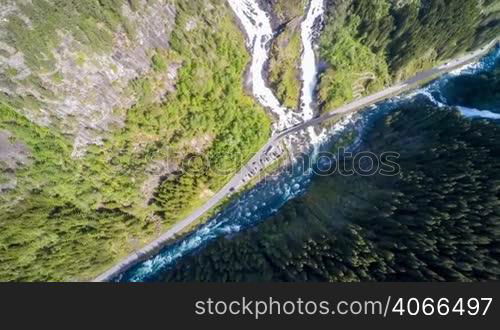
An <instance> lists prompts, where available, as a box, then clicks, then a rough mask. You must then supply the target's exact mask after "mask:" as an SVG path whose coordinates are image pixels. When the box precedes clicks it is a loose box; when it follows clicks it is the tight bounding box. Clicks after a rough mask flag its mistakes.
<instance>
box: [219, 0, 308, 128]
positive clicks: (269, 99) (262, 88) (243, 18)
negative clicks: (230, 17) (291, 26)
mask: <svg viewBox="0 0 500 330" xmlns="http://www.w3.org/2000/svg"><path fill="white" fill-rule="evenodd" d="M228 2H229V5H230V6H231V8H232V10H233V11H234V13H235V14H236V16H237V17H238V18H239V20H240V22H241V24H242V25H243V27H244V29H245V31H246V33H247V36H248V47H249V49H250V50H251V51H252V64H251V66H250V78H249V79H250V82H251V85H252V91H253V93H254V95H255V98H256V99H257V100H258V101H259V102H260V103H261V104H262V105H263V106H264V107H266V108H269V109H270V110H271V111H272V112H273V113H274V114H276V115H277V117H278V119H277V123H276V125H275V132H276V131H278V132H279V131H282V130H284V129H286V128H289V127H292V126H294V125H296V124H298V123H299V120H298V119H297V118H296V116H295V114H294V113H293V111H290V110H288V109H286V108H285V107H283V106H282V105H281V104H280V102H279V100H278V99H277V98H276V96H275V95H274V93H273V92H272V90H271V89H270V88H269V87H268V86H267V85H266V81H265V80H264V75H263V73H264V67H265V65H266V62H267V60H268V45H269V42H270V41H271V40H272V39H273V29H272V27H271V21H270V18H269V15H268V14H267V13H266V12H265V11H264V10H262V9H261V8H260V7H259V5H258V3H257V1H256V0H228Z"/></svg>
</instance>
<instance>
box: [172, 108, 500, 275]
mask: <svg viewBox="0 0 500 330" xmlns="http://www.w3.org/2000/svg"><path fill="white" fill-rule="evenodd" d="M499 137H500V126H499V125H498V123H497V122H492V121H486V120H469V119H466V118H463V117H462V116H461V115H460V114H459V112H458V111H454V110H453V109H452V108H448V109H440V108H435V107H434V106H432V105H430V104H429V103H427V102H422V103H419V102H415V103H410V104H405V105H401V106H400V107H399V109H397V110H396V111H394V112H393V113H391V114H390V115H388V116H386V117H383V118H380V119H378V120H376V122H375V123H374V124H373V127H372V128H370V130H369V132H367V135H366V136H365V138H364V140H365V142H364V143H363V147H362V149H363V150H369V151H371V152H374V153H380V152H386V151H388V150H391V151H396V152H399V153H400V158H399V161H398V163H399V165H400V167H401V173H400V175H398V176H395V177H390V176H382V175H374V176H359V175H353V176H341V175H338V174H334V175H331V176H328V177H319V178H316V179H315V180H314V181H313V184H312V187H311V188H310V190H309V191H308V192H307V193H306V194H305V195H304V196H303V197H300V198H298V199H296V200H293V201H290V202H288V203H287V204H286V205H285V207H284V208H283V209H282V210H280V212H279V213H278V214H277V215H276V216H274V217H272V218H270V219H267V220H266V221H265V222H263V223H262V224H260V225H258V226H257V227H255V228H254V229H249V230H247V231H245V232H244V233H242V234H240V235H238V236H233V237H230V238H222V239H219V240H217V241H215V242H213V243H210V244H209V245H208V246H207V247H205V248H204V249H203V250H201V251H200V252H197V253H196V254H194V255H191V256H188V257H185V258H184V259H182V260H181V261H180V262H179V263H178V264H177V265H175V266H174V268H173V269H172V270H171V271H169V272H168V273H166V274H165V275H164V280H165V281H193V280H195V281H218V282H224V281H341V282H351V281H478V280H498V279H499V278H500V263H499V260H500V199H499V197H500V162H499V157H500V145H499V144H498V138H499Z"/></svg>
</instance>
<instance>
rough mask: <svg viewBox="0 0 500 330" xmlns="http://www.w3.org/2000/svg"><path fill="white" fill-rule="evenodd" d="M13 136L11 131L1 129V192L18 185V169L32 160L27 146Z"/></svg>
mask: <svg viewBox="0 0 500 330" xmlns="http://www.w3.org/2000/svg"><path fill="white" fill-rule="evenodd" d="M11 138H12V134H10V132H8V131H3V130H0V194H1V193H2V192H3V191H6V190H10V189H14V188H15V187H16V184H17V180H16V177H15V171H16V169H18V168H19V167H22V166H25V165H28V164H29V162H30V159H29V151H28V149H27V148H26V146H25V145H24V144H23V143H20V142H17V141H12V140H11Z"/></svg>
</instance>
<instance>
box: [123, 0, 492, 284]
mask: <svg viewBox="0 0 500 330" xmlns="http://www.w3.org/2000/svg"><path fill="white" fill-rule="evenodd" d="M229 3H230V5H231V7H232V8H233V10H234V12H235V13H236V14H237V16H238V18H239V19H240V21H241V23H242V25H243V26H244V27H245V30H246V32H247V35H248V40H249V41H248V42H249V49H250V50H252V55H253V59H252V63H251V68H250V75H251V78H252V90H253V93H254V95H255V97H256V99H257V100H258V101H259V102H260V103H261V104H262V105H263V106H265V107H266V108H268V109H270V110H271V111H272V112H273V113H275V114H276V115H277V116H278V118H279V120H278V127H280V128H283V127H290V126H289V125H294V124H295V122H296V119H295V117H294V116H293V115H290V111H289V110H288V109H285V108H284V107H282V106H281V105H280V104H279V101H278V100H277V98H276V97H275V96H274V94H273V92H272V91H271V89H269V88H268V87H267V85H266V82H265V79H264V76H263V68H264V67H265V63H266V61H267V57H268V53H267V49H268V47H267V43H268V42H269V41H270V40H271V38H272V28H271V24H270V21H269V17H268V15H267V14H266V13H265V12H264V11H263V10H261V9H260V8H259V6H258V5H257V2H256V1H254V0H244V1H238V0H229ZM322 3H323V1H321V0H312V2H311V5H310V6H309V10H308V14H307V17H306V19H305V20H304V22H303V24H302V29H303V31H302V37H303V42H304V54H303V57H302V64H301V68H302V73H303V77H302V78H303V82H304V86H303V91H302V109H301V110H302V113H301V115H302V117H303V119H308V118H311V117H312V116H314V89H315V88H314V86H315V84H316V83H317V81H316V80H317V71H316V59H315V54H314V46H313V40H314V38H313V35H314V31H313V29H314V26H315V24H314V22H317V20H318V19H321V15H322V14H323V8H322ZM259 27H260V28H259ZM304 40H305V41H304ZM499 58H500V49H498V48H497V49H496V50H495V51H493V52H492V53H491V54H490V55H489V56H487V57H485V58H483V59H482V60H481V61H480V62H478V63H476V64H474V65H471V66H468V67H466V68H464V69H461V70H458V71H455V72H452V73H451V74H448V75H446V76H444V77H442V78H441V79H439V80H438V81H436V82H434V83H432V84H430V85H429V86H427V87H425V88H423V89H420V90H418V91H415V92H412V93H411V94H407V95H404V96H401V97H396V98H393V99H391V100H388V101H385V102H383V103H381V104H378V105H376V106H372V107H370V108H369V109H367V110H366V111H364V112H362V113H358V114H354V115H350V116H349V117H347V118H345V119H344V120H343V121H342V122H340V123H337V124H336V125H335V126H334V127H333V128H332V129H331V130H330V131H328V132H322V133H321V134H317V133H316V132H314V131H309V135H310V137H311V140H312V142H313V144H314V145H315V146H316V150H321V149H322V148H324V149H326V148H328V147H329V145H331V144H332V143H334V142H335V141H337V140H338V138H339V137H340V136H342V135H343V134H345V133H346V132H349V131H352V130H357V131H358V132H362V131H363V128H364V127H366V126H367V125H369V124H370V122H371V121H372V120H373V119H374V118H377V117H379V116H383V115H385V114H386V113H387V112H390V111H391V110H392V109H394V108H396V107H397V106H398V104H399V102H409V101H411V100H413V99H414V98H422V97H425V98H427V99H429V100H431V101H432V102H434V103H435V104H437V105H440V106H443V107H444V106H447V105H454V106H459V110H460V111H461V112H462V113H463V114H464V115H466V116H474V117H478V116H479V117H484V118H492V119H498V118H500V117H499V114H498V113H499V112H500V109H498V111H497V110H496V109H488V110H486V109H473V108H467V107H464V106H461V105H460V104H450V103H449V102H448V100H447V99H446V95H444V93H442V90H443V89H444V87H445V86H446V84H447V82H448V81H449V80H450V79H453V78H455V77H458V76H466V75H474V74H477V73H480V72H483V71H487V70H491V69H492V68H493V67H494V66H495V63H496V61H497V60H498V59H499ZM311 72H312V73H313V74H311ZM358 136H362V134H358ZM355 145H356V141H354V142H353V144H352V146H351V147H355ZM315 165H316V157H315V153H313V154H311V155H303V156H301V157H298V158H297V159H296V160H295V163H294V164H293V165H292V166H290V167H288V168H286V169H283V170H281V171H280V172H279V173H277V174H275V175H273V176H271V177H269V178H267V179H266V180H263V181H262V182H261V183H259V184H257V185H256V186H255V187H253V188H252V189H250V190H249V191H246V192H244V193H243V194H241V195H240V196H239V197H238V198H236V199H235V200H233V201H232V202H230V203H229V204H228V205H227V206H226V207H225V208H224V209H223V210H222V211H221V212H220V213H219V214H217V215H216V216H215V217H214V218H213V219H211V220H209V221H208V222H207V223H206V224H204V225H202V226H200V227H199V228H198V229H196V230H195V231H194V232H192V233H191V234H189V235H187V236H186V237H184V238H183V239H182V240H180V241H177V242H175V243H173V244H171V245H168V246H166V247H165V248H163V249H162V250H161V251H160V252H159V253H158V254H157V255H155V256H154V257H152V258H150V259H149V260H146V261H144V262H141V263H140V264H138V265H136V266H135V267H133V268H131V269H130V270H128V271H127V272H125V273H123V274H121V275H120V276H119V277H118V278H116V279H115V280H116V281H123V282H147V281H155V280H158V279H160V278H161V276H162V274H164V273H165V272H167V271H168V270H169V269H170V268H171V266H172V265H174V264H175V262H176V261H178V260H180V259H181V258H182V257H184V256H186V255H189V254H191V253H196V251H199V250H200V249H202V248H203V247H204V246H206V245H207V244H209V243H210V242H212V241H214V240H215V239H217V238H220V237H224V236H230V235H235V234H237V233H239V232H241V231H242V230H245V229H248V228H250V227H252V226H255V225H257V224H258V223H260V222H261V221H264V220H265V219H266V218H268V217H269V216H271V215H273V214H275V213H276V212H278V211H279V209H280V208H281V207H282V206H283V205H284V204H285V203H287V202H288V201H290V200H291V199H294V198H296V197H298V196H301V195H302V194H304V193H305V192H306V191H307V188H308V186H309V184H310V182H311V179H312V177H313V175H314V174H313V166H315Z"/></svg>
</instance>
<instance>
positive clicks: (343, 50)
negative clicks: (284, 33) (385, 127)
mask: <svg viewBox="0 0 500 330" xmlns="http://www.w3.org/2000/svg"><path fill="white" fill-rule="evenodd" d="M491 3H492V2H490V3H489V4H488V3H486V2H485V3H483V4H482V6H483V7H481V5H478V2H477V1H476V0H433V1H431V0H419V1H411V2H407V3H405V4H403V5H402V6H399V7H398V6H396V5H395V2H391V1H389V0H347V1H346V0H337V1H334V4H332V6H331V7H330V12H329V15H328V23H327V26H326V28H325V31H324V33H323V35H322V37H321V49H320V55H321V57H322V58H323V59H324V60H325V61H326V62H327V63H328V65H329V68H328V70H327V71H326V72H325V73H324V74H323V76H322V79H321V86H320V98H321V100H322V101H323V109H324V111H329V110H331V109H332V108H334V107H337V106H339V105H341V104H343V103H346V102H349V101H351V100H353V99H354V98H357V97H360V96H363V95H366V94H370V93H373V92H374V91H377V90H380V89H382V88H383V87H384V86H386V85H388V84H390V83H392V82H393V81H400V80H404V79H406V78H409V77H411V76H413V75H414V74H415V73H417V72H419V71H422V70H425V69H428V68H430V67H432V66H434V65H435V64H436V63H438V62H439V61H442V60H444V59H447V58H451V57H454V56H456V55H457V54H459V53H462V52H464V51H467V50H470V49H473V48H477V47H479V46H480V45H482V44H484V43H486V42H489V41H491V40H492V39H493V38H495V37H496V36H497V35H498V34H499V32H500V22H499V20H498V13H499V11H498V8H496V9H495V7H494V5H492V4H491ZM486 8H487V9H488V10H486Z"/></svg>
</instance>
